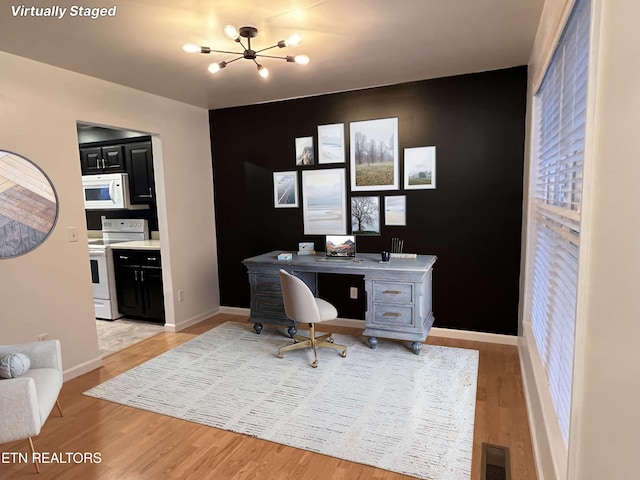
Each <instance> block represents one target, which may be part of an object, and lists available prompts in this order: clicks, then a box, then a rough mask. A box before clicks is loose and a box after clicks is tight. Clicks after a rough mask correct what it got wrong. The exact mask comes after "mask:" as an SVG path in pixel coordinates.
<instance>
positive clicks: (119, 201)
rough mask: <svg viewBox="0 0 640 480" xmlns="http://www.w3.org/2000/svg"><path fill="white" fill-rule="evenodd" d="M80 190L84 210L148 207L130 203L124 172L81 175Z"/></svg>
mask: <svg viewBox="0 0 640 480" xmlns="http://www.w3.org/2000/svg"><path fill="white" fill-rule="evenodd" d="M82 191H83V194H84V208H85V209H86V210H101V209H128V210H137V209H144V208H149V206H148V205H131V201H130V199H129V175H127V174H126V173H108V174H105V175H83V176H82Z"/></svg>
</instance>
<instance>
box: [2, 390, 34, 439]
mask: <svg viewBox="0 0 640 480" xmlns="http://www.w3.org/2000/svg"><path fill="white" fill-rule="evenodd" d="M0 405H2V408H0V443H6V442H12V441H14V440H21V439H23V438H27V437H33V436H35V435H38V434H39V433H40V428H41V427H42V424H41V422H40V411H39V409H38V400H37V398H36V384H35V382H34V381H33V378H30V377H18V378H10V379H3V380H0Z"/></svg>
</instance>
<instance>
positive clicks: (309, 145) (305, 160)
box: [296, 137, 316, 166]
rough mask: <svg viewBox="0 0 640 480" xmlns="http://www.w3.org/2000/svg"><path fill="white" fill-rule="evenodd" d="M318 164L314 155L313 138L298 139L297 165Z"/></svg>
mask: <svg viewBox="0 0 640 480" xmlns="http://www.w3.org/2000/svg"><path fill="white" fill-rule="evenodd" d="M315 163H316V160H315V155H314V153H313V137H298V138H296V165H303V166H304V165H313V164H315Z"/></svg>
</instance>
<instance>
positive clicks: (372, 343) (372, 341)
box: [367, 337, 378, 350]
mask: <svg viewBox="0 0 640 480" xmlns="http://www.w3.org/2000/svg"><path fill="white" fill-rule="evenodd" d="M367 343H368V344H369V346H370V347H371V350H375V349H376V347H377V346H378V338H377V337H369V338H368V339H367Z"/></svg>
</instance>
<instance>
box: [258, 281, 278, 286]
mask: <svg viewBox="0 0 640 480" xmlns="http://www.w3.org/2000/svg"><path fill="white" fill-rule="evenodd" d="M276 285H278V284H277V283H276V282H262V286H263V287H275V286H276Z"/></svg>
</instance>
